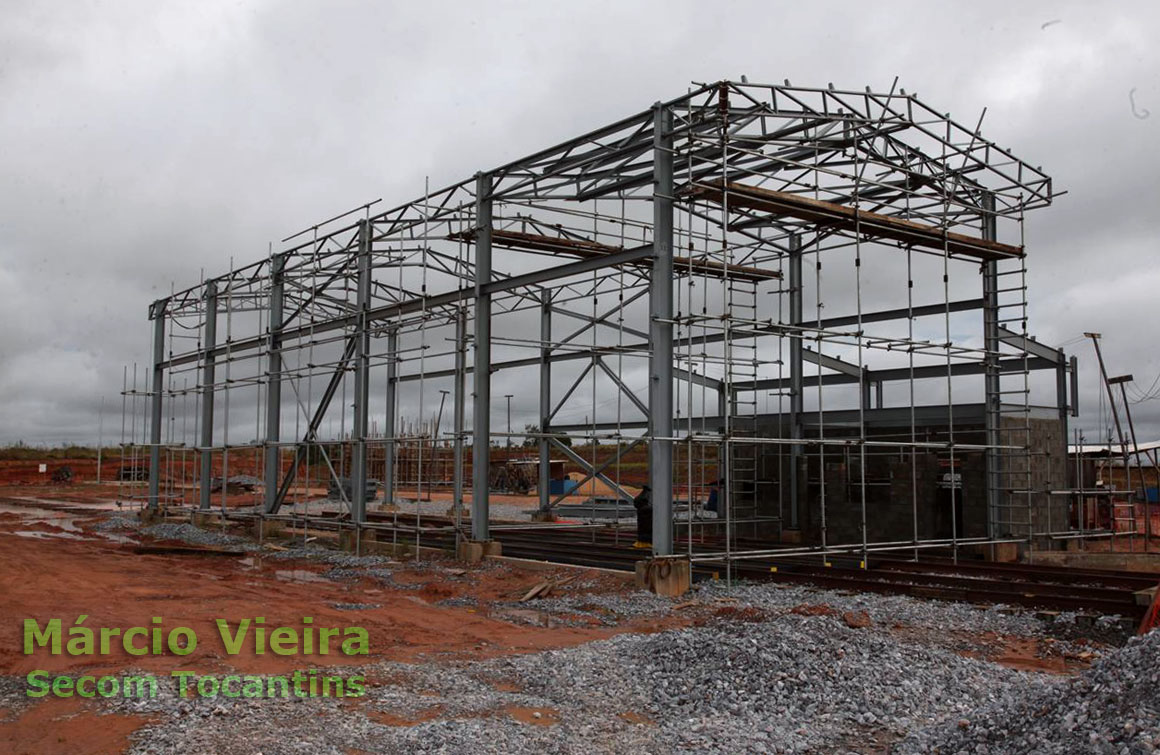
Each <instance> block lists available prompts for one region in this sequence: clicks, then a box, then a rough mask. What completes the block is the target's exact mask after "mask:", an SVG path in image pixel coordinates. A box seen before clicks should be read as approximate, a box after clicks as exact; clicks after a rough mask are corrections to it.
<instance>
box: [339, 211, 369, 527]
mask: <svg viewBox="0 0 1160 755" xmlns="http://www.w3.org/2000/svg"><path fill="white" fill-rule="evenodd" d="M357 260H358V280H357V284H356V289H355V295H356V297H357V298H356V301H355V306H356V307H357V310H358V319H357V320H356V324H355V334H354V337H355V357H354V421H353V423H352V425H351V432H352V433H353V435H354V438H353V440H354V458H353V459H352V460H351V470H350V483H351V491H350V492H351V496H350V505H351V519H352V520H353V521H354V522H355V524H362V523H363V522H365V521H366V513H367V415H368V414H369V407H368V404H369V402H370V350H371V333H370V329H369V327H368V323H367V310H368V309H369V308H370V301H371V224H370V221H368V220H364V221H362V222H361V223H360V224H359V229H358V257H357ZM345 410H346V407H343V411H345Z"/></svg>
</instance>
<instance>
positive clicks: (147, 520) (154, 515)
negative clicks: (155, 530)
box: [137, 507, 165, 524]
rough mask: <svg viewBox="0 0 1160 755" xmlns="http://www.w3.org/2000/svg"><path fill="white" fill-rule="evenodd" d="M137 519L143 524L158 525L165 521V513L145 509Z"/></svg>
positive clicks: (159, 510) (158, 510)
mask: <svg viewBox="0 0 1160 755" xmlns="http://www.w3.org/2000/svg"><path fill="white" fill-rule="evenodd" d="M137 518H138V519H139V520H141V523H142V524H156V523H157V522H161V521H164V520H165V512H164V511H162V510H161V509H151V508H149V507H145V508H143V509H141V510H140V511H138V512H137Z"/></svg>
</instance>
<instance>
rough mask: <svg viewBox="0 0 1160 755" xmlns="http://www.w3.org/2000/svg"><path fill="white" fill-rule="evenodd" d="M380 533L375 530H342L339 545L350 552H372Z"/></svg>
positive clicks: (339, 535) (339, 534) (341, 548)
mask: <svg viewBox="0 0 1160 755" xmlns="http://www.w3.org/2000/svg"><path fill="white" fill-rule="evenodd" d="M377 535H378V533H376V532H375V531H374V530H355V529H350V530H346V529H344V530H340V531H339V533H338V547H339V549H340V550H344V551H346V552H348V553H370V552H372V551H373V550H374V549H375V548H374V546H376V545H377V544H378V543H377V540H378V537H377Z"/></svg>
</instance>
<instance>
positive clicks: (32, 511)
mask: <svg viewBox="0 0 1160 755" xmlns="http://www.w3.org/2000/svg"><path fill="white" fill-rule="evenodd" d="M115 497H116V488H115V486H102V487H97V486H94V485H80V486H73V487H70V488H61V487H54V486H43V487H41V486H31V485H21V486H14V487H0V595H3V600H2V601H0V676H2V677H3V678H4V679H5V680H7V681H6V683H5V685H4V687H2V688H0V750H2V751H4V752H70V753H80V752H117V751H121V750H124V749H126V748H129V747H130V745H135V746H136V747H138V748H139V749H140V748H142V746H143V742H142V738H141V735H140V734H139V732H141V731H147V730H148V727H149V726H151V725H154V724H156V723H157V721H158V714H157V713H155V712H149V711H144V712H141V713H133V712H128V713H126V712H122V711H113V712H111V711H110V709H109V708H108V706H107V705H103V704H102V703H101V702H100V701H93V700H85V699H80V698H77V697H71V698H64V699H61V698H55V697H53V696H51V695H50V696H48V697H45V698H42V699H38V700H32V699H29V698H28V697H27V696H26V694H25V689H26V687H25V685H24V684H23V681H24V677H25V675H26V674H28V673H29V672H30V671H33V670H36V669H43V670H46V671H48V672H51V673H52V674H68V675H73V676H78V675H81V674H89V675H94V676H99V675H106V674H108V675H117V674H122V673H125V672H127V671H129V670H133V671H134V672H147V673H154V674H157V675H159V676H167V675H169V674H170V672H172V671H174V670H191V671H196V672H198V673H202V674H217V675H222V674H228V673H231V672H237V673H242V674H245V673H250V674H283V673H290V672H292V671H294V670H295V669H301V668H304V667H306V666H312V667H318V668H332V667H341V666H350V665H353V664H357V665H358V666H359V667H360V668H361V669H371V671H370V672H369V673H368V680H367V681H368V683H369V684H372V685H373V684H379V683H384V682H385V681H386V680H384V679H376V678H374V675H375V673H376V672H375V671H374V669H375V668H389V667H391V664H396V663H407V664H423V666H424V667H425V668H426V667H430V666H434V667H436V668H438V667H439V666H440V665H441V664H447V665H448V667H450V666H451V665H453V664H456V663H461V662H463V661H465V660H479V659H487V658H502V657H505V656H514V655H522V654H529V653H539V652H541V651H545V650H548V649H555V648H568V647H575V646H579V645H583V644H585V643H590V642H593V641H596V640H601V639H606V638H609V637H612V636H614V635H619V634H623V633H655V632H660V631H665V630H669V629H674V628H680V627H705V626H713V625H715V624H719V623H724V622H734V623H735V622H738V621H743V622H749V621H754V622H761V621H772V620H775V619H776V618H777V617H776V615H771V614H769V612H767V611H765V612H763V611H758V610H756V609H749V608H747V607H745V606H743V605H737V604H736V603H734V602H733V601H731V600H730V599H729V598H721V597H718V598H715V599H713V600H706V599H701V600H699V599H692V600H674V601H667V602H662V603H654V604H649V605H648V610H644V611H635V610H627V609H625V610H624V611H621V610H620V609H619V608H618V607H617V606H618V604H617V602H616V601H618V600H622V599H623V601H625V603H624V604H625V605H629V604H631V603H632V601H636V600H639V597H636V596H639V595H640V594H639V593H636V592H635V590H634V588H633V585H632V583H631V581H630V580H629V579H627V578H626V576H625V575H617V574H610V573H604V572H600V571H597V570H577V569H571V568H566V567H559V568H548V569H546V570H529V569H527V568H524V567H517V566H514V565H512V564H510V563H505V562H491V563H485V564H483V565H482V566H478V567H470V568H464V567H463V566H461V565H460V564H457V563H456V562H454V561H453V560H451V559H450V558H449V557H438V556H435V557H432V556H428V555H424V557H423V558H424V560H423V561H409V560H402V561H400V560H389V559H388V560H386V561H385V562H383V563H382V564H381V569H380V570H379V571H381V572H382V573H384V574H387V575H388V576H386V577H381V576H376V574H378V573H379V572H376V570H375V569H363V570H361V571H360V570H358V569H343V568H342V565H341V564H339V565H338V566H336V563H335V562H334V561H330V562H328V561H326V560H325V559H319V558H308V559H294V558H290V557H287V553H286V552H284V551H282V550H280V549H279V546H276V545H275V546H273V547H271V546H270V545H269V544H268V545H267V546H266V547H265V548H264V549H263V548H260V547H259V546H257V544H253V545H251V546H248V547H250V548H258V549H257V550H251V551H250V552H247V553H245V554H237V553H234V554H231V555H224V554H211V555H206V554H200V555H191V554H186V553H145V554H142V553H138V552H134V551H135V548H136V546H138V545H141V544H150V543H157V541H156V540H154V539H152V538H150V537H149V536H147V535H145V534H142V533H141V532H140V531H137V530H133V529H127V528H126V529H118V528H116V527H109V521H110V518H111V517H124V518H128V517H130V516H131V515H132V512H130V511H129V510H128V509H127V507H124V508H118V506H117V504H116V503H115ZM158 544H160V543H158ZM317 545H319V544H317V543H316V544H315V546H316V547H317ZM289 555H290V556H293V553H290V554H289ZM545 581H549V582H553V583H554V584H555V587H554V589H553V591H552V593H551V595H550V597H549V599H548V600H547V601H537V600H529V601H526V602H525V601H521V598H523V597H524V596H525V595H526V594H527V593H528V591H529V590H530V589H531V588H533V587H535V586H537V585H539V584H541V583H543V582H545ZM819 596H820V597H819V600H818V601H817V602H809V601H807V602H802V603H801V604H800V605H798V606H795V607H794V608H793V609H792V611H787V612H786V613H792V614H794V615H797V616H803V615H805V616H813V615H834V616H835V617H837V618H841V619H842V620H844V621H846V622H847V624H848V625H849V626H851V627H853V626H857V624H858V622H861V621H862V619H861V617H859V616H854V617H853V618H850V617H847V616H844V615H843V614H842V612H841V611H839V610H837V609H834V608H832V607H831V606H829V605H828V604H827V603H826V599H825V594H824V593H819ZM654 600H656V601H660V600H661V599H654ZM658 606H659V607H658ZM82 614H84V615H87V616H88V618H87V619H86V625H87V626H89V627H134V626H150V623H151V617H162V621H163V624H162V626H163V627H167V628H168V627H174V626H178V625H181V626H188V627H191V628H193V629H194V630H195V631H196V633H197V635H198V637H199V638H200V639H202V640H203V641H202V642H201V643H200V644H199V647H198V648H197V649H196V650H195V652H193V653H192V654H190V655H188V656H177V655H172V654H162V655H152V654H149V655H144V656H130V655H128V654H127V653H125V652H124V650H123V649H122V648H121V647H120V646H119V645H117V644H116V643H113V645H112V647H111V648H110V653H109V654H108V655H99V654H98V655H93V656H72V655H68V654H61V655H50V654H48V653H46V652H44V650H39V651H37V652H36V653H35V654H33V655H31V656H29V655H26V654H24V653H23V652H22V634H21V631H22V624H23V621H24V620H25V619H28V618H34V619H37V620H38V621H39V622H41V623H44V622H46V621H47V620H49V619H52V618H60V619H61V620H62V623H63V625H64V626H65V627H66V628H67V627H68V626H70V625H72V623H73V622H74V621H75V620H76V619H77V617H78V616H80V615H82ZM256 616H263V617H265V620H266V624H267V625H268V626H279V625H286V626H294V627H301V626H302V624H301V622H302V617H304V616H309V617H312V618H313V620H314V623H315V624H316V625H318V626H337V627H343V626H350V625H358V626H361V627H364V628H366V630H367V631H368V633H369V655H366V656H357V657H354V658H351V657H347V656H344V655H342V654H331V655H327V656H321V655H313V656H310V657H309V658H308V659H304V658H303V657H300V656H280V655H274V654H272V653H265V654H263V655H257V654H255V653H254V652H252V650H253V649H252V647H249V646H247V647H245V648H244V649H243V651H242V652H241V653H239V654H237V655H228V654H226V653H224V652H222V649H221V647H220V643H215V642H210V641H207V639H206V638H214V637H216V635H217V630H216V628H215V626H214V624H213V620H214V619H215V618H226V619H229V620H231V621H238V620H240V619H243V618H250V617H256ZM850 622H854V623H850ZM886 629H887V630H888V631H889V633H890V634H891V635H892V636H893V637H895V638H896V639H897V641H898V642H900V643H903V644H914V645H924V646H925V645H938V646H940V647H949V648H952V649H953V650H954V652H956V653H958V654H960V655H962V656H964V657H971V658H980V659H987V660H991V661H994V662H996V663H999V664H1003V665H1005V666H1007V667H1009V668H1014V669H1019V670H1023V671H1028V672H1031V673H1035V674H1050V675H1069V674H1074V673H1076V672H1077V671H1079V670H1081V669H1083V668H1085V667H1086V666H1088V665H1089V664H1090V663H1091V661H1092V659H1093V658H1095V657H1098V655H1099V653H1100V652H1101V650H1102V648H1103V646H1102V645H1101V643H1100V642H1099V641H1097V640H1091V641H1087V640H1082V639H1081V640H1080V641H1079V643H1078V644H1077V643H1076V642H1074V637H1072V638H1069V640H1068V641H1067V642H1064V641H1062V640H1056V639H1054V638H1052V637H1051V636H1050V635H1049V634H1047V635H1045V634H1043V633H1041V632H1038V631H1037V632H1028V633H1027V634H1026V635H1024V636H1021V635H1019V634H1018V633H1004V632H997V631H977V632H973V633H972V632H965V631H958V630H952V631H946V632H943V631H936V630H932V628H931V627H930V626H925V625H924V626H910V625H908V624H907V623H906V622H905V621H895V622H893V623H892V625H891V626H889V627H886ZM495 684H496V685H498V686H497V687H496V689H499V690H502V689H503V685H504V684H505V682H504V680H502V679H498V680H495ZM413 693H414V695H416V696H417V697H421V696H422V695H423V694H424V691H423V690H422V689H415V690H413ZM341 706H342V709H343V711H344V714H343V715H350V716H355V717H363V718H365V719H366V720H368V721H370V722H373V723H374V724H376V725H386V726H392V727H393V726H402V727H408V726H415V725H418V724H420V723H429V722H431V721H432V720H438V719H439V718H440V717H441V716H444V715H446V716H449V717H453V716H454V715H456V714H455V713H454V712H445V711H441V710H440V709H439V708H438V706H435V707H431V708H428V709H423V712H422V713H421V714H420V715H416V714H414V713H411V712H407V713H404V712H392V711H391V710H382V709H376V710H370V709H367V707H366V706H365V705H363V704H362V703H361V702H360V701H357V700H353V701H343V702H342V703H341ZM472 715H477V716H478V715H486V716H494V717H499V718H505V719H510V720H511V721H512V722H515V723H518V724H521V725H526V726H529V727H545V726H546V727H551V726H554V725H556V724H557V723H558V720H559V716H560V715H561V714H560V712H559V711H556V710H549V709H544V710H532V709H529V708H527V707H522V706H518V705H506V706H501V707H497V708H496V709H494V710H490V711H485V712H484V713H483V714H481V713H479V712H476V713H473V714H472ZM624 715H625V718H624V721H623V725H624V726H633V727H646V728H647V727H648V726H650V725H651V724H650V719H649V717H648V716H647V715H645V714H643V713H641V712H639V711H627V712H625V714H624ZM143 727H144V728H143ZM135 733H138V736H137V738H136V739H134V735H135ZM144 749H148V746H147V742H145V747H144ZM267 751H276V748H275V750H267ZM350 751H355V750H354V749H353V748H352V749H351V750H350ZM866 751H873V750H872V749H867V750H866Z"/></svg>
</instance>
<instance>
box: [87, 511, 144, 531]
mask: <svg viewBox="0 0 1160 755" xmlns="http://www.w3.org/2000/svg"><path fill="white" fill-rule="evenodd" d="M140 528H141V522H140V520H138V519H137V518H135V517H134V518H130V517H125V516H121V515H120V514H113V515H112V516H110V517H107V518H105V519H102V520H101V521H99V522H96V523H95V524H93V525H92V529H94V530H99V531H101V532H112V531H114V530H138V529H140Z"/></svg>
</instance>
